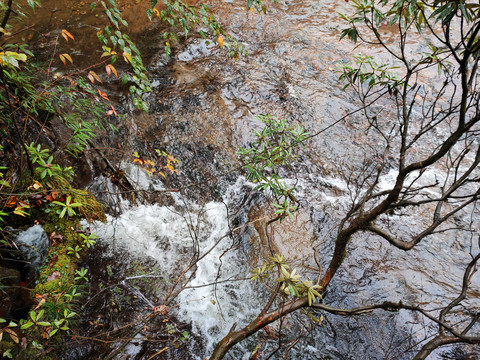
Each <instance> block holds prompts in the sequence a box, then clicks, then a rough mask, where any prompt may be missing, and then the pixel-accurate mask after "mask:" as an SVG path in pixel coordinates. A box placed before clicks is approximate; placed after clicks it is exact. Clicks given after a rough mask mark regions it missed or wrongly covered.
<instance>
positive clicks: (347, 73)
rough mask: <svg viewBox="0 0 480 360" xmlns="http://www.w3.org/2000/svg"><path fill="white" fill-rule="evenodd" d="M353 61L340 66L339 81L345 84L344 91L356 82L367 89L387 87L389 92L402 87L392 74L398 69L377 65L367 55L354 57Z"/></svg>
mask: <svg viewBox="0 0 480 360" xmlns="http://www.w3.org/2000/svg"><path fill="white" fill-rule="evenodd" d="M353 59H354V61H353V62H354V64H352V63H351V62H348V63H346V64H341V65H340V68H341V69H342V74H341V75H340V80H341V81H343V82H345V86H344V87H343V89H344V90H345V89H346V88H347V87H348V86H350V85H353V84H356V83H357V82H358V83H359V84H360V85H365V86H368V87H369V88H373V87H374V86H387V87H388V89H389V90H390V91H393V89H396V88H398V87H399V86H402V85H403V82H402V81H401V80H399V78H398V76H397V75H396V74H395V73H393V72H392V70H394V69H398V67H395V66H389V65H386V64H381V65H379V64H377V63H376V62H375V61H374V60H373V57H372V56H368V55H354V56H353Z"/></svg>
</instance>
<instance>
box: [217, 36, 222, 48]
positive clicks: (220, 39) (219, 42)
mask: <svg viewBox="0 0 480 360" xmlns="http://www.w3.org/2000/svg"><path fill="white" fill-rule="evenodd" d="M218 44H219V45H220V46H223V36H222V35H220V36H219V37H218Z"/></svg>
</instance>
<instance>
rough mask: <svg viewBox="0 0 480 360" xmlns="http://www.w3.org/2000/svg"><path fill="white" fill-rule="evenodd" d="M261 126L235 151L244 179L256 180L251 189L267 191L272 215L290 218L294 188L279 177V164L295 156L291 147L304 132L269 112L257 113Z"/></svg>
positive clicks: (292, 159)
mask: <svg viewBox="0 0 480 360" xmlns="http://www.w3.org/2000/svg"><path fill="white" fill-rule="evenodd" d="M256 118H257V119H259V120H260V121H262V123H263V124H264V127H263V129H261V130H254V131H253V133H254V134H255V136H256V137H257V140H256V141H255V142H254V143H253V144H252V145H251V147H250V148H249V149H244V148H240V149H239V154H240V157H241V159H242V161H243V163H244V164H245V165H244V168H245V169H246V170H247V180H250V181H253V182H254V183H258V185H257V186H256V187H255V190H262V191H263V190H267V189H268V190H270V191H271V192H272V194H273V196H274V197H275V200H276V202H275V203H274V204H273V206H274V207H275V208H276V212H275V213H276V214H278V215H279V216H280V217H281V218H284V217H285V216H290V217H293V215H292V213H293V212H294V211H295V210H296V206H295V203H296V199H295V196H294V192H295V188H294V187H291V188H289V187H288V186H287V185H286V184H285V183H284V182H282V181H281V180H280V175H279V171H280V169H281V168H282V167H285V166H288V165H290V164H292V163H293V162H294V161H295V160H296V159H297V155H296V154H295V152H294V150H295V148H297V147H298V146H300V145H303V142H304V140H305V139H306V137H307V135H308V133H307V132H306V131H305V130H304V129H303V128H302V127H301V126H299V125H297V126H294V125H290V124H288V122H287V120H285V119H277V118H275V117H273V116H271V115H257V116H256Z"/></svg>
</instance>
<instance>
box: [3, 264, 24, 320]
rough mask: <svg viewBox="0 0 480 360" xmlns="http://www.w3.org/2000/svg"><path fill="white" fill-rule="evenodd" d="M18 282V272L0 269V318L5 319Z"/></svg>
mask: <svg viewBox="0 0 480 360" xmlns="http://www.w3.org/2000/svg"><path fill="white" fill-rule="evenodd" d="M19 282H20V272H19V271H18V270H15V269H8V268H4V267H0V286H1V288H2V293H3V294H2V296H1V297H0V318H6V317H7V315H8V313H9V309H10V306H11V299H12V298H13V296H14V295H15V288H14V286H16V285H17V284H18V283H19Z"/></svg>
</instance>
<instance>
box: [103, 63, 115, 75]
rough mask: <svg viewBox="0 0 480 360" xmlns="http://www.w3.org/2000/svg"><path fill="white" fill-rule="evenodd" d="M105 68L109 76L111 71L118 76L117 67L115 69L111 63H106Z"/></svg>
mask: <svg viewBox="0 0 480 360" xmlns="http://www.w3.org/2000/svg"><path fill="white" fill-rule="evenodd" d="M105 69H106V70H107V74H108V76H110V74H111V73H112V72H113V74H114V75H115V77H116V78H118V74H117V69H115V68H114V67H113V65H112V64H108V65H106V66H105Z"/></svg>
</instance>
